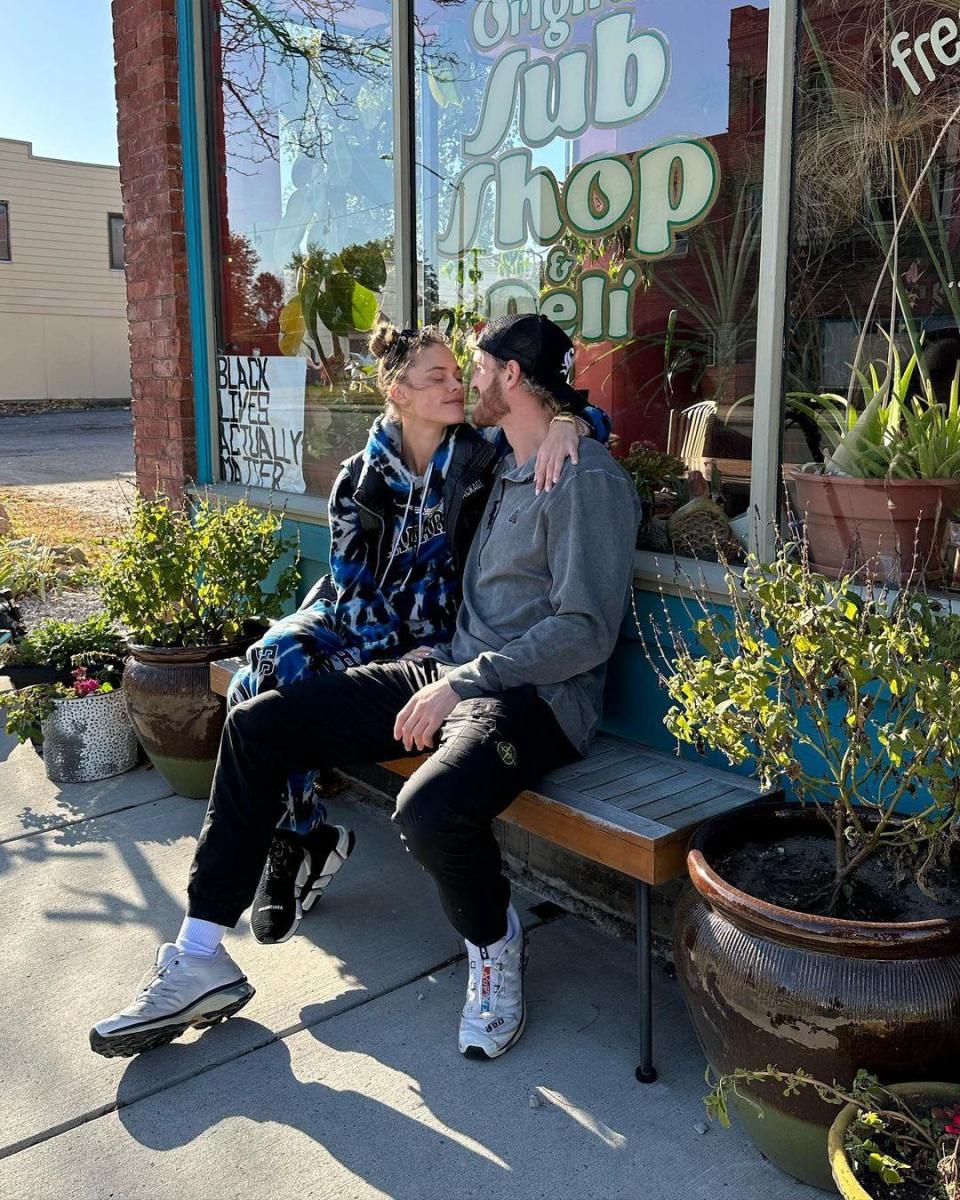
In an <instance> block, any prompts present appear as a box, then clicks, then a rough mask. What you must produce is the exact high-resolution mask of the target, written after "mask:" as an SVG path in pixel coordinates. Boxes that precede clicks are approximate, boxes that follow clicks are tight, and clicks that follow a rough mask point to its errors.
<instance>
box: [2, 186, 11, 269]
mask: <svg viewBox="0 0 960 1200" xmlns="http://www.w3.org/2000/svg"><path fill="white" fill-rule="evenodd" d="M9 261H10V205H9V204H8V203H7V201H6V200H0V262H9Z"/></svg>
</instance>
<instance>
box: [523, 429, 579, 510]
mask: <svg viewBox="0 0 960 1200" xmlns="http://www.w3.org/2000/svg"><path fill="white" fill-rule="evenodd" d="M568 458H569V459H570V461H571V462H572V463H577V462H579V461H580V430H579V428H578V426H577V423H576V418H575V417H572V416H571V417H568V416H560V417H554V418H553V420H552V421H551V422H550V429H549V431H548V432H547V436H546V437H545V438H544V440H543V443H542V444H541V446H540V449H539V450H538V451H537V461H536V464H535V465H534V468H533V480H534V484H535V486H536V489H537V495H538V496H539V495H540V493H541V492H549V491H550V489H551V488H552V487H553V485H554V484H555V483H557V482H558V481H559V479H560V475H561V473H562V471H563V464H564V463H565V462H566V461H567V459H568Z"/></svg>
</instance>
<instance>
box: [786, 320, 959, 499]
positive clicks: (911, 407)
mask: <svg viewBox="0 0 960 1200" xmlns="http://www.w3.org/2000/svg"><path fill="white" fill-rule="evenodd" d="M890 351H891V354H890V366H889V372H888V373H886V374H884V369H885V364H883V363H870V364H869V366H868V367H867V370H866V371H857V372H856V373H855V374H856V378H857V380H858V383H859V386H860V402H859V403H850V401H849V399H848V397H846V396H839V395H837V394H836V393H829V392H828V393H823V394H820V395H813V394H810V393H806V394H792V395H790V396H789V397H788V403H789V404H790V406H791V407H793V408H795V409H797V410H798V411H801V412H804V413H806V414H807V415H809V416H810V417H812V418H813V419H815V420H816V421H817V423H818V425H819V427H820V429H821V430H822V432H823V434H824V437H825V440H826V441H827V443H828V445H829V446H830V447H831V451H830V454H829V457H828V459H827V470H828V471H831V472H834V473H837V474H840V475H851V476H854V477H856V478H861V479H885V478H889V479H951V478H953V477H954V476H956V475H960V365H958V368H957V372H956V373H955V375H954V379H953V383H952V385H951V388H950V396H949V399H948V401H947V402H946V403H945V404H941V403H939V402H938V401H937V398H936V396H935V395H934V392H933V386H932V384H931V383H930V381H929V380H926V381H920V389H919V390H920V392H921V393H922V394H920V395H918V394H917V387H916V383H915V376H916V375H918V374H919V360H918V357H917V355H916V354H912V355H911V356H910V358H909V359H908V360H907V362H906V364H905V365H902V363H901V358H900V354H899V352H898V350H897V348H896V346H895V345H893V343H892V340H891V346H890Z"/></svg>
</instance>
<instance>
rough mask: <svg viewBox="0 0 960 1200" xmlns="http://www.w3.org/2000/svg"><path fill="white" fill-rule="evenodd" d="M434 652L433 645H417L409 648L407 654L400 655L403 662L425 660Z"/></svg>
mask: <svg viewBox="0 0 960 1200" xmlns="http://www.w3.org/2000/svg"><path fill="white" fill-rule="evenodd" d="M432 653H433V647H432V646H417V647H416V648H415V649H413V650H408V651H407V652H406V654H401V655H400V661H401V662H423V660H424V659H425V658H429V657H430V655H431V654H432Z"/></svg>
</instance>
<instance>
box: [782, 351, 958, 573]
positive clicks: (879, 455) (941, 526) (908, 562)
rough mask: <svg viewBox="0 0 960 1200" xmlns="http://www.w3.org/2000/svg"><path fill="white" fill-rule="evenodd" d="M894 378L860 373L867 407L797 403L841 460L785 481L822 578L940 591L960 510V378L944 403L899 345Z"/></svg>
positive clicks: (803, 399) (799, 399)
mask: <svg viewBox="0 0 960 1200" xmlns="http://www.w3.org/2000/svg"><path fill="white" fill-rule="evenodd" d="M887 368H888V369H886V370H885V373H881V372H884V368H883V365H882V364H877V363H871V364H870V366H869V368H868V370H867V371H866V372H857V373H856V376H857V379H858V381H859V388H860V393H861V404H860V405H855V404H853V403H852V402H850V401H849V400H848V398H847V397H844V396H839V395H835V394H832V393H828V394H824V395H820V396H810V395H807V396H800V395H797V396H792V397H791V398H790V402H791V404H792V405H793V406H794V407H795V408H798V409H800V410H803V411H805V412H807V413H808V414H810V415H813V416H815V417H816V419H817V421H818V423H819V426H820V428H821V429H822V431H823V433H824V435H825V439H826V441H827V443H828V444H829V445H830V446H831V447H832V451H831V453H830V454H829V456H828V458H827V461H826V463H825V464H824V465H823V466H808V467H787V468H785V469H784V477H785V479H786V482H787V486H788V488H789V491H790V494H791V502H792V504H793V507H794V509H795V511H796V512H797V513H798V514H799V516H800V517H801V518H802V519H803V522H804V527H805V530H806V537H807V539H808V541H809V544H810V555H811V560H812V565H813V567H814V569H815V570H817V571H820V572H821V573H823V574H825V575H832V576H835V577H836V576H838V575H841V574H843V573H845V572H852V571H854V570H861V569H862V570H863V571H864V573H869V574H872V575H876V576H880V577H882V578H887V579H891V578H896V579H898V580H900V581H901V582H907V581H908V580H913V581H918V580H920V579H926V580H927V582H930V583H936V582H939V581H940V580H941V579H942V578H943V576H944V572H945V565H944V558H943V545H944V541H945V538H946V532H947V525H948V520H949V518H950V515H951V513H952V512H953V510H954V509H955V508H956V507H957V505H958V504H960V377H957V376H955V377H954V380H953V385H952V387H951V388H950V395H949V398H948V399H947V400H946V402H944V403H941V402H940V401H938V399H937V397H936V395H935V393H934V390H933V386H932V384H931V382H930V380H929V379H920V380H918V381H915V379H914V376H915V374H917V373H918V372H919V371H920V363H919V361H918V358H917V355H916V354H913V355H911V357H910V359H909V361H908V362H907V364H906V366H903V367H902V366H901V361H900V355H899V354H898V352H897V350H896V348H895V347H894V346H893V343H892V341H891V344H890V356H889V360H888V365H887ZM918 392H919V394H917V393H918Z"/></svg>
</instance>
